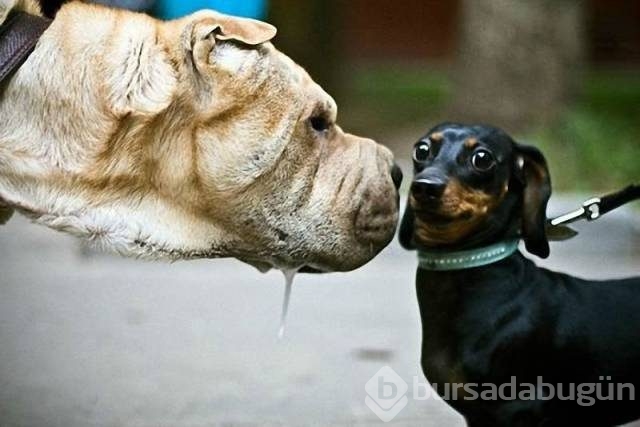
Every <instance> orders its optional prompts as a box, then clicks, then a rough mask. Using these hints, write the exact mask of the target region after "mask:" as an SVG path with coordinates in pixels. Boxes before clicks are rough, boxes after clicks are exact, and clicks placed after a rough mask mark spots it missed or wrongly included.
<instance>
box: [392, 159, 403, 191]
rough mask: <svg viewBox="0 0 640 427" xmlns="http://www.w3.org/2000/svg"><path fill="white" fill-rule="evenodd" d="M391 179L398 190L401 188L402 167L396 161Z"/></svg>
mask: <svg viewBox="0 0 640 427" xmlns="http://www.w3.org/2000/svg"><path fill="white" fill-rule="evenodd" d="M391 179H392V180H393V184H394V185H395V186H396V190H397V189H398V188H400V184H402V169H400V166H398V165H396V164H395V163H394V164H393V167H392V168H391Z"/></svg>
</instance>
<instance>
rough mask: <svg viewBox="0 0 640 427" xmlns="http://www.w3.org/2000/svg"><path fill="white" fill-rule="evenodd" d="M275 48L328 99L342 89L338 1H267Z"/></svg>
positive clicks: (340, 18) (341, 54)
mask: <svg viewBox="0 0 640 427" xmlns="http://www.w3.org/2000/svg"><path fill="white" fill-rule="evenodd" d="M269 3H270V13H269V22H271V23H272V24H274V25H275V26H276V27H278V35H277V36H276V39H275V45H276V46H277V47H278V48H279V49H280V50H282V51H283V52H284V53H286V54H287V55H289V56H290V57H291V58H293V59H294V60H295V61H296V62H298V63H299V64H300V65H302V66H303V67H304V68H305V69H306V70H307V71H308V72H309V74H311V77H312V78H313V79H314V80H315V81H316V82H318V83H319V84H320V85H321V86H322V87H323V88H324V89H325V90H326V91H327V92H329V94H330V95H333V96H334V97H339V94H340V92H341V91H342V89H343V79H342V69H343V67H342V65H343V59H344V55H343V52H344V49H343V43H342V39H341V38H340V35H341V34H342V33H343V31H341V29H342V18H343V16H342V14H341V11H342V10H343V6H342V5H341V4H342V2H341V1H340V0H305V1H299V0H270V2H269Z"/></svg>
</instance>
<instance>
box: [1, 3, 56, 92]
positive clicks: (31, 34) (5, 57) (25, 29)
mask: <svg viewBox="0 0 640 427" xmlns="http://www.w3.org/2000/svg"><path fill="white" fill-rule="evenodd" d="M50 24H51V20H50V19H46V18H42V17H40V16H35V15H30V14H28V13H24V12H11V13H9V15H8V16H7V19H6V20H5V21H4V23H3V24H2V26H0V83H2V82H3V81H4V79H5V78H7V77H8V76H9V75H11V73H13V72H14V71H15V70H16V69H17V68H18V67H19V66H20V65H22V63H23V62H24V61H25V60H26V59H27V58H28V57H29V55H30V54H31V52H33V49H34V48H35V46H36V43H38V40H39V39H40V36H41V35H42V33H44V32H45V30H46V29H47V28H49V25H50Z"/></svg>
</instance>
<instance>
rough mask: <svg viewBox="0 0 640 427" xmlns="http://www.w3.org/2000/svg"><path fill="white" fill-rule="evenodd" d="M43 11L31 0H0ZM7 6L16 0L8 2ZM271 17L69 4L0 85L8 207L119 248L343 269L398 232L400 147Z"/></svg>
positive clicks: (1, 199) (2, 182)
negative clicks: (167, 15)
mask: <svg viewBox="0 0 640 427" xmlns="http://www.w3.org/2000/svg"><path fill="white" fill-rule="evenodd" d="M0 2H1V3H0V22H2V21H4V19H5V18H6V16H7V14H8V13H9V11H10V10H11V9H16V8H18V9H20V10H26V11H30V12H31V13H37V11H36V8H35V6H34V4H32V3H31V2H29V1H18V2H17V1H16V0H0ZM7 2H9V3H7ZM275 32H276V30H275V28H274V27H272V26H271V25H269V24H266V23H263V22H259V21H254V20H249V19H241V18H235V17H230V16H225V15H221V14H218V13H215V12H213V11H203V12H199V13H196V14H193V15H191V16H188V17H185V18H182V19H180V20H176V21H170V22H161V21H158V20H155V19H152V18H150V17H148V16H146V15H141V14H136V13H132V12H126V11H116V10H110V9H107V8H104V7H99V6H93V5H86V4H82V3H70V4H67V5H66V6H63V7H62V9H61V10H60V11H59V13H58V15H57V16H56V18H55V20H54V21H53V23H52V24H51V26H50V27H49V29H48V30H47V31H46V32H45V33H44V34H43V36H42V37H41V38H40V40H39V42H38V45H37V47H36V48H35V51H34V52H33V54H32V55H31V56H30V57H29V58H28V59H27V60H26V62H25V63H24V64H23V65H22V67H21V68H20V69H19V70H18V71H17V72H16V73H15V74H14V75H13V76H12V77H11V79H10V80H8V82H5V83H4V84H3V85H2V87H0V120H1V123H2V124H1V126H0V205H1V206H2V212H3V215H4V217H5V218H6V217H7V216H8V214H9V213H10V212H11V211H12V210H18V211H20V212H22V213H24V214H25V215H28V216H29V217H30V218H32V219H33V220H35V221H36V222H38V223H41V224H45V225H47V226H50V227H53V228H55V229H58V230H63V231H68V232H71V233H73V234H75V235H79V236H82V237H86V238H88V239H90V240H93V241H95V242H96V243H98V244H100V245H102V246H104V247H107V248H111V249H115V250H117V251H119V252H120V253H122V254H125V255H132V256H140V257H147V258H152V259H153V258H168V259H191V258H203V257H222V256H234V257H237V258H239V259H242V260H243V261H246V262H249V263H251V264H253V265H256V266H258V267H260V268H269V267H273V266H277V267H286V268H297V267H301V266H305V267H309V268H313V269H317V270H323V271H329V270H350V269H353V268H356V267H358V266H360V265H362V264H364V263H365V262H367V261H368V260H370V259H371V258H372V257H373V256H375V255H376V254H377V253H378V252H379V251H380V250H381V249H382V248H383V247H384V246H385V245H386V244H387V243H388V242H389V241H390V239H391V238H392V237H393V232H394V229H395V224H396V221H397V215H398V209H397V193H396V189H395V188H394V182H393V181H394V180H395V181H396V184H398V182H399V180H400V175H399V174H398V171H397V170H396V171H395V172H394V173H393V175H394V178H392V167H393V166H392V155H391V153H390V152H389V150H387V149H386V148H384V147H382V146H380V145H378V144H376V143H375V142H373V141H371V140H367V139H362V138H358V137H356V136H353V135H349V134H346V133H344V132H343V131H342V129H340V127H338V126H337V125H336V105H335V102H334V101H333V99H332V98H331V97H329V95H327V94H326V93H325V92H324V91H323V90H322V89H321V88H320V87H319V86H318V85H317V84H315V83H314V82H313V81H312V80H311V78H310V77H309V76H308V75H307V74H306V73H305V71H304V70H303V69H302V68H300V67H299V66H297V65H296V64H294V63H293V62H292V61H291V60H290V59H289V58H288V57H286V56H285V55H284V54H282V53H280V52H279V51H277V50H276V49H275V48H274V47H273V46H272V45H271V44H270V43H269V40H270V39H271V38H272V37H273V36H274V35H275Z"/></svg>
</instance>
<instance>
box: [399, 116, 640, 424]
mask: <svg viewBox="0 0 640 427" xmlns="http://www.w3.org/2000/svg"><path fill="white" fill-rule="evenodd" d="M414 169H415V175H414V179H413V182H412V185H411V193H410V195H409V203H408V206H407V211H406V214H405V216H404V218H403V222H402V226H401V228H400V241H401V243H402V244H403V246H405V247H406V248H409V249H418V250H419V260H420V263H419V264H420V266H419V268H418V271H417V276H416V288H417V296H418V302H419V306H420V314H421V317H422V331H423V335H422V368H423V370H424V373H425V375H426V376H427V378H428V379H429V381H430V382H431V383H432V384H437V389H438V390H439V391H440V392H441V393H443V394H444V397H445V399H447V400H448V401H449V403H450V404H451V405H452V406H453V407H454V408H455V409H456V410H458V411H459V412H461V413H462V414H463V415H464V416H465V417H466V418H467V421H468V423H469V425H470V426H471V427H476V426H491V427H494V426H505V427H506V426H509V427H513V426H611V425H616V424H622V423H624V422H628V421H631V420H633V419H635V418H639V417H640V404H639V403H638V401H637V400H636V399H638V395H637V393H639V392H640V278H635V279H627V280H611V281H600V282H595V281H587V280H582V279H578V278H575V277H571V276H568V275H565V274H560V273H554V272H551V271H549V270H546V269H543V268H538V267H536V265H535V264H534V263H533V262H532V261H530V260H528V259H527V258H525V257H524V256H522V254H521V253H520V252H518V250H517V243H518V239H519V238H520V237H521V238H522V239H523V240H524V242H525V245H526V248H527V250H528V251H529V252H531V253H533V254H535V255H538V256H541V257H546V256H548V255H549V244H548V242H547V238H546V235H545V219H546V215H545V211H546V207H547V200H548V199H549V196H550V194H551V185H550V180H549V173H548V171H547V166H546V162H545V160H544V157H543V156H542V154H541V153H540V152H539V151H538V150H537V149H535V148H534V147H529V146H523V145H520V144H517V143H515V142H514V141H513V140H512V139H511V138H510V137H509V136H508V135H507V134H505V133H504V132H503V131H501V130H499V129H496V128H493V127H490V126H464V125H460V124H452V123H445V124H442V125H440V126H437V127H435V128H434V129H432V130H431V131H429V132H428V133H427V134H426V135H425V136H424V138H422V139H421V140H420V141H419V142H418V143H417V144H416V146H415V149H414ZM485 385H486V386H485ZM491 385H493V386H495V389H494V391H493V392H492V391H491ZM447 387H448V389H447ZM498 387H500V390H503V393H502V394H500V392H499V390H498ZM572 390H573V391H572ZM483 393H484V394H483Z"/></svg>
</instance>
